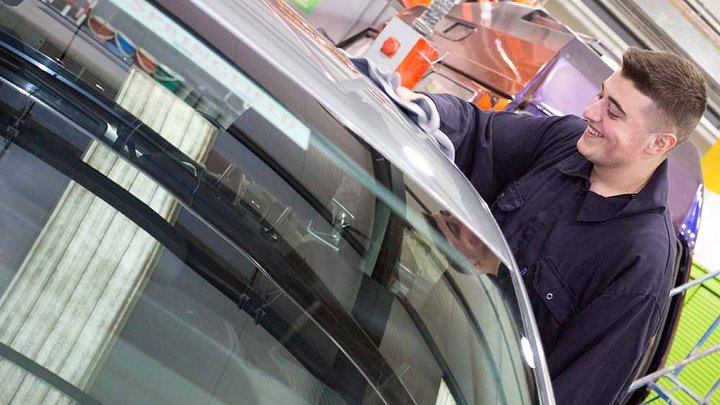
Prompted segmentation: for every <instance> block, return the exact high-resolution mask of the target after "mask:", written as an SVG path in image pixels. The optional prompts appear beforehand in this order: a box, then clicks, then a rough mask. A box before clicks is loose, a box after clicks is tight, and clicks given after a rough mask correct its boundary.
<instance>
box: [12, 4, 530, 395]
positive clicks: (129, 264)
mask: <svg viewBox="0 0 720 405" xmlns="http://www.w3.org/2000/svg"><path fill="white" fill-rule="evenodd" d="M61 3H62V2H59V1H56V2H48V3H46V2H40V1H24V2H23V3H21V5H20V6H18V7H16V8H9V9H8V10H10V12H11V14H13V17H12V18H10V17H5V16H6V15H7V14H5V13H4V14H3V17H1V18H0V27H2V29H3V33H0V40H2V43H3V44H6V46H4V47H3V48H2V49H0V58H2V59H3V61H4V64H0V77H1V78H2V80H3V82H2V83H3V84H4V85H3V86H0V119H2V124H3V125H4V126H5V127H7V126H10V127H12V128H14V131H15V132H13V133H14V134H15V135H12V136H8V137H7V138H6V139H8V140H9V143H8V145H9V147H8V149H7V150H6V152H5V153H3V154H2V155H0V173H2V174H3V176H2V177H1V178H0V187H3V188H4V190H7V192H3V193H2V195H0V202H2V205H0V208H1V209H2V210H0V226H5V227H6V228H7V229H8V232H3V234H5V235H13V236H12V237H5V238H4V239H3V240H0V243H2V244H1V245H0V249H2V250H0V265H1V266H2V268H0V270H2V273H1V274H0V283H2V284H0V287H2V288H3V293H4V295H5V296H4V297H3V299H2V301H0V302H1V303H10V304H12V303H13V302H15V304H14V305H15V306H14V307H12V308H21V309H22V310H16V309H13V312H10V310H8V311H9V312H8V314H11V313H12V316H10V315H8V320H7V321H6V322H7V325H8V327H7V328H5V330H6V332H5V333H7V334H8V335H7V337H6V338H5V339H4V340H2V341H3V342H6V343H7V344H8V345H10V346H12V347H13V348H15V349H16V350H18V351H20V352H23V353H25V354H26V355H27V356H28V357H31V358H32V359H33V360H34V361H36V362H38V363H40V364H42V365H43V366H45V367H47V368H49V369H50V370H52V371H53V372H55V373H57V374H58V375H59V376H60V377H62V378H65V379H67V380H68V381H69V382H70V383H71V384H74V385H76V386H77V387H80V388H82V389H87V390H88V392H91V393H92V395H93V396H96V397H97V398H99V399H100V400H102V401H103V403H127V402H138V403H197V402H211V403H216V402H217V403H338V402H347V403H368V404H370V403H379V402H382V401H385V402H388V403H395V402H403V401H415V402H417V403H428V404H432V403H435V401H436V399H437V398H440V397H442V398H444V399H443V401H444V403H449V402H448V401H450V400H448V399H447V398H448V397H450V398H452V400H453V401H456V402H457V403H500V404H506V403H507V404H515V403H531V402H532V401H533V400H534V386H533V381H532V374H531V373H530V371H529V369H528V367H527V366H526V365H525V364H524V363H523V361H522V355H521V352H520V338H521V333H522V332H521V330H520V329H519V327H518V321H517V319H516V317H515V315H514V314H516V313H517V307H516V304H515V301H514V295H513V293H512V291H511V293H510V294H509V295H506V294H504V293H503V291H504V290H506V288H505V286H506V285H507V284H508V280H507V274H506V269H505V267H504V266H502V265H501V263H500V260H499V259H498V258H497V256H496V255H495V254H494V253H493V252H492V249H491V248H490V247H487V246H485V245H484V244H483V243H482V242H481V241H480V239H479V238H477V236H474V235H470V234H468V231H467V229H466V228H464V227H462V225H461V224H460V223H459V222H458V221H457V220H455V219H454V218H452V217H451V216H448V215H446V214H445V213H444V212H443V207H442V206H441V205H440V204H439V203H437V202H436V201H435V200H433V199H432V198H430V197H429V196H427V195H425V194H424V193H423V192H422V189H421V188H420V187H418V186H417V185H416V184H414V183H413V182H412V181H411V180H410V179H408V178H405V177H404V176H403V174H402V173H401V172H399V171H398V170H397V168H395V167H394V166H393V165H391V164H390V163H389V162H387V161H386V160H385V159H384V158H383V157H382V156H380V155H378V154H377V153H376V152H375V151H374V150H372V149H370V148H369V147H368V146H367V145H366V144H365V143H364V142H363V141H362V139H360V138H358V137H357V136H356V135H355V134H353V133H352V132H351V131H350V130H348V129H347V128H345V127H344V126H343V125H341V124H339V123H338V122H337V121H336V120H335V119H334V118H333V117H331V116H330V115H329V114H328V113H327V111H325V110H324V109H323V108H322V107H321V106H319V105H318V104H317V103H315V102H314V101H313V100H311V99H310V98H309V97H308V96H307V95H305V94H301V93H299V90H297V89H294V88H292V87H291V88H288V90H287V94H286V96H287V97H286V98H283V99H280V100H278V99H275V98H273V97H271V96H270V95H269V94H268V93H266V92H265V91H264V90H263V89H262V88H260V87H259V86H258V85H256V84H254V82H253V79H252V78H251V77H248V76H247V75H246V74H245V73H243V72H242V71H241V70H240V69H238V68H237V67H235V66H233V65H231V64H230V63H229V62H227V61H226V60H225V59H224V58H223V57H221V56H220V55H219V54H218V53H217V52H216V51H215V50H214V49H212V48H211V47H209V46H208V45H206V44H205V43H204V42H202V41H201V40H200V39H198V38H197V37H195V36H194V34H192V33H190V32H189V31H187V30H185V29H184V28H183V27H182V26H181V25H179V24H178V23H177V22H175V21H174V20H173V19H171V18H170V17H169V16H167V15H165V14H164V12H162V11H160V10H158V9H155V8H154V7H153V6H151V5H150V4H149V3H146V2H144V1H127V2H126V1H121V0H112V1H105V2H98V3H94V2H92V3H91V4H93V5H94V6H93V7H91V8H90V10H91V13H90V14H89V15H88V16H85V17H83V15H82V14H83V13H82V12H80V11H79V9H77V7H76V6H75V5H72V4H70V5H67V6H63V7H60V6H59V5H60V4H61ZM68 4H69V3H68ZM233 8H234V9H242V8H243V3H241V2H238V3H234V6H233ZM78 13H79V14H78ZM76 16H78V17H77V18H76ZM18 21H22V24H19V23H18ZM131 48H134V49H135V52H134V54H133V53H132V52H130V51H129V50H130V49H131ZM148 55H154V56H153V57H152V58H151V57H150V56H148ZM248 57H256V55H248ZM333 58H336V59H329V60H330V61H333V60H334V61H335V62H331V63H336V66H335V68H334V70H333V72H334V74H336V75H341V74H343V72H345V71H346V70H347V69H349V66H351V65H350V64H349V62H348V61H347V60H341V59H342V58H343V56H342V55H340V54H339V53H333ZM48 70H50V71H52V72H53V73H54V74H53V75H50V74H47V71H48ZM279 80H281V78H279ZM293 100H294V101H293ZM296 111H304V113H303V114H296V113H294V112H296ZM30 179H42V181H41V182H34V181H31V180H30ZM5 246H8V247H12V249H5V248H4V247H5ZM7 297H9V298H7ZM12 297H15V298H12ZM28 300H30V301H32V302H35V304H34V305H29V304H28ZM2 305H5V304H2ZM8 305H9V304H8ZM8 308H10V307H8ZM36 311H37V312H36ZM98 311H99V312H98ZM49 313H50V314H49ZM22 314H27V316H28V317H29V318H28V319H30V321H27V322H26V321H25V320H24V318H23V316H25V315H22ZM48 314H49V315H48ZM1 316H2V306H0V321H2V318H1ZM47 317H50V319H51V320H52V321H51V322H47V321H46V320H47ZM41 319H44V320H45V321H44V322H41ZM80 319H82V320H83V321H82V322H80V321H76V320H80ZM70 320H73V321H72V322H71V321H70ZM21 331H25V332H24V334H23V333H21ZM39 331H41V332H39ZM52 339H55V340H52ZM55 341H58V342H62V344H64V346H62V345H61V347H62V349H60V352H59V353H63V354H62V356H60V355H59V354H55V353H54V352H53V353H50V351H49V347H51V346H50V345H51V343H49V342H55ZM52 344H53V345H54V344H56V343H52ZM57 344H60V343H57Z"/></svg>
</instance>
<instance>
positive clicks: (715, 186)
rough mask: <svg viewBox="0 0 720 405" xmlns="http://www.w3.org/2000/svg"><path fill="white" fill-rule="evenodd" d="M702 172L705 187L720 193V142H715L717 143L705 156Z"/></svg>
mask: <svg viewBox="0 0 720 405" xmlns="http://www.w3.org/2000/svg"><path fill="white" fill-rule="evenodd" d="M702 172H703V180H705V187H707V188H709V189H710V190H712V191H714V192H716V193H720V142H715V145H713V147H712V148H710V150H709V151H708V153H706V154H705V156H703V158H702Z"/></svg>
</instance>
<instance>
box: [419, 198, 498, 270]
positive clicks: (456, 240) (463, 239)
mask: <svg viewBox="0 0 720 405" xmlns="http://www.w3.org/2000/svg"><path fill="white" fill-rule="evenodd" d="M432 217H433V219H434V220H435V223H436V224H437V227H438V229H439V230H440V232H441V233H442V234H443V236H445V238H446V239H447V240H448V242H450V243H451V244H452V245H453V246H455V248H456V249H457V250H459V251H460V253H462V254H463V255H464V256H465V257H466V258H467V259H469V260H470V262H471V263H472V265H473V270H474V271H475V272H476V273H488V274H492V275H494V276H496V275H497V272H498V268H499V267H500V259H498V257H497V256H496V255H495V254H494V253H493V252H492V251H491V250H490V249H489V248H488V247H487V245H485V243H483V241H481V240H480V238H478V237H477V236H476V235H475V234H474V233H473V232H472V231H471V230H470V229H469V228H468V227H466V226H465V225H463V224H462V223H461V222H460V221H459V220H458V219H457V218H455V217H454V216H452V215H450V214H449V213H448V212H446V211H440V212H437V213H435V214H433V216H432Z"/></svg>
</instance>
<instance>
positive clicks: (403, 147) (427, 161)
mask: <svg viewBox="0 0 720 405" xmlns="http://www.w3.org/2000/svg"><path fill="white" fill-rule="evenodd" d="M158 3H160V5H162V6H164V7H166V8H167V9H168V10H169V11H170V12H171V13H172V14H174V15H175V16H176V17H177V18H178V19H180V20H182V21H183V23H185V24H186V25H188V26H189V27H190V28H192V29H193V30H195V31H196V32H198V33H199V34H200V35H201V36H203V37H204V38H205V39H206V40H208V41H209V42H211V44H212V45H213V46H214V47H215V48H216V49H218V50H219V51H220V52H222V53H223V54H224V55H225V56H226V57H228V58H229V59H230V60H232V61H234V62H235V63H237V64H238V65H239V66H240V67H241V68H243V69H246V66H248V65H249V64H252V62H253V59H255V58H257V57H260V58H262V59H263V60H264V61H265V62H269V63H270V64H272V65H273V66H274V67H275V68H276V69H277V70H278V71H280V72H281V74H282V75H283V76H285V78H286V79H287V80H289V81H292V82H294V84H296V85H297V86H299V87H301V88H302V89H303V90H304V91H305V92H307V93H308V94H309V95H310V96H311V97H312V98H314V99H315V100H317V101H318V102H319V103H320V104H321V105H322V106H323V107H324V108H325V109H326V110H327V111H328V113H329V114H331V115H332V116H333V117H334V118H335V119H336V120H338V121H339V122H340V123H341V124H343V125H344V126H345V127H346V128H348V129H349V130H350V131H352V132H353V133H355V134H356V135H357V136H359V137H360V138H362V139H363V140H364V141H365V142H367V143H368V144H369V145H370V146H372V147H373V148H374V149H375V150H377V151H378V152H379V153H380V154H382V155H383V156H385V158H387V159H388V160H389V161H390V162H392V163H393V164H394V165H395V166H396V167H398V168H399V169H400V170H401V171H402V172H403V173H404V174H405V175H406V176H408V177H410V178H411V179H412V180H413V181H414V182H416V183H417V184H418V186H419V187H421V188H422V189H423V191H424V192H425V193H427V194H428V195H430V196H431V197H432V198H433V199H434V200H436V201H437V202H438V203H439V204H440V205H442V206H443V208H444V209H446V210H447V211H449V212H450V213H451V214H453V215H455V216H456V217H457V218H458V219H459V220H460V221H461V222H463V223H464V224H465V225H466V226H467V227H468V228H470V229H471V230H472V231H473V232H474V233H475V234H476V235H478V236H479V237H480V238H481V239H482V240H483V241H484V242H485V243H486V244H487V245H488V246H489V247H490V248H491V249H492V250H493V251H494V252H495V253H496V254H497V255H498V256H499V257H500V258H501V259H502V260H503V262H504V263H506V264H507V265H508V266H515V265H514V261H513V260H512V255H511V253H510V250H509V248H508V246H507V244H506V242H505V240H504V238H503V236H502V233H501V232H500V229H499V227H498V225H497V223H496V222H495V220H494V218H493V217H492V214H491V213H490V210H489V208H488V206H487V204H486V203H485V202H484V201H483V200H482V199H481V198H480V196H479V195H478V193H477V192H476V191H475V189H474V187H473V186H472V185H471V184H470V182H469V181H468V180H467V179H466V178H465V176H464V175H463V174H462V173H461V172H460V170H459V169H458V168H457V167H456V166H455V165H454V163H452V162H451V161H450V160H448V159H447V158H446V157H445V156H444V155H443V154H442V152H441V151H440V150H439V149H438V148H437V147H436V146H435V145H434V144H433V143H432V141H431V139H430V135H428V134H427V133H425V132H423V131H422V130H421V129H420V128H419V127H418V126H417V125H415V124H414V123H412V122H411V121H410V120H409V119H408V118H407V117H406V116H405V115H404V114H402V113H401V112H400V110H399V109H398V108H397V107H396V106H395V105H394V104H393V103H392V102H391V101H390V99H389V98H388V97H387V96H386V95H385V94H384V93H382V92H381V91H380V90H379V88H377V87H376V86H375V85H373V84H372V82H370V81H369V79H367V78H365V77H364V76H363V75H362V74H361V73H360V72H358V71H357V70H356V69H355V67H354V66H353V65H352V63H351V62H350V61H349V60H348V59H347V58H346V57H345V56H344V55H343V54H342V52H341V51H340V50H338V49H337V48H336V47H335V46H334V45H333V44H332V43H331V42H330V41H329V40H327V39H326V38H325V37H323V36H322V34H320V33H319V32H318V31H316V30H315V29H313V28H312V27H310V26H309V25H308V24H307V23H306V22H305V21H304V20H303V19H302V17H300V16H299V15H298V14H297V13H295V11H294V10H292V9H291V8H290V7H289V6H287V5H286V4H285V3H284V2H282V1H274V0H261V1H253V2H241V1H227V0H204V1H198V0H183V1H175V0H172V1H171V0H159V1H158ZM238 41H239V42H238ZM233 44H235V45H234V46H233ZM247 49H250V50H252V51H253V53H255V54H256V56H254V57H248V53H247V52H246V50H247ZM239 50H242V52H240V51H239ZM250 74H251V75H252V72H251V73H250ZM271 93H273V92H272V91H271ZM276 96H277V95H276Z"/></svg>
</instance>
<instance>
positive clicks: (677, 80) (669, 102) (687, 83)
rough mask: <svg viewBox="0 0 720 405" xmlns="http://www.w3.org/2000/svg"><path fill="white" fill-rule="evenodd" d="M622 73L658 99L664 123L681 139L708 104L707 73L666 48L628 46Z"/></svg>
mask: <svg viewBox="0 0 720 405" xmlns="http://www.w3.org/2000/svg"><path fill="white" fill-rule="evenodd" d="M621 74H622V76H624V77H625V78H627V79H629V80H630V81H632V82H633V83H634V84H635V87H636V88H637V89H638V90H639V91H640V92H641V93H643V94H645V95H646V96H648V97H649V98H651V99H652V100H653V101H654V102H655V106H656V107H657V108H658V110H659V111H658V112H659V113H660V116H661V117H662V119H661V123H660V124H661V125H664V126H670V127H671V128H665V130H668V129H671V130H672V131H673V132H675V135H677V137H678V143H680V142H682V141H684V140H685V139H687V138H688V137H689V136H690V134H691V133H692V132H693V130H695V127H696V126H697V124H698V122H700V118H701V117H702V115H703V113H704V112H705V106H706V105H707V94H706V93H707V91H706V89H705V86H706V83H705V76H704V75H703V73H702V72H701V71H700V69H699V68H698V67H697V66H695V64H694V63H692V62H690V61H689V60H687V59H685V58H683V57H681V56H678V55H676V54H674V53H672V52H667V51H647V50H643V49H638V48H632V47H631V48H629V49H628V50H627V51H626V52H625V53H624V54H623V63H622V69H621Z"/></svg>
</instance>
